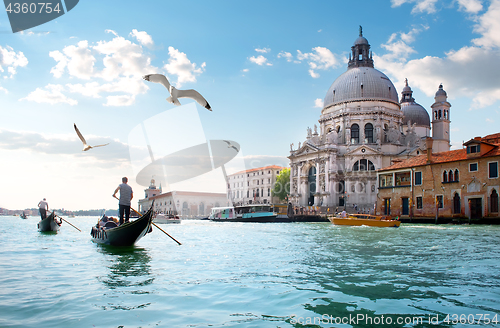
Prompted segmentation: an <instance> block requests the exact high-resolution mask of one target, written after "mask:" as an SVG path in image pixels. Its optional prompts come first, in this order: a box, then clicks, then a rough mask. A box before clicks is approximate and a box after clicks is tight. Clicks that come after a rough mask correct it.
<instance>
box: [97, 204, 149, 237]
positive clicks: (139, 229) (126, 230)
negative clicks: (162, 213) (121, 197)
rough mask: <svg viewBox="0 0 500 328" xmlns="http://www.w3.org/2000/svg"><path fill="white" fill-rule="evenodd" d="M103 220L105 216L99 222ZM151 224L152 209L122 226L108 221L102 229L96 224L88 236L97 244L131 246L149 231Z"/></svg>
mask: <svg viewBox="0 0 500 328" xmlns="http://www.w3.org/2000/svg"><path fill="white" fill-rule="evenodd" d="M104 218H106V220H107V217H106V214H104V215H103V216H102V218H101V220H102V219H104ZM152 223H153V207H151V208H150V209H149V211H147V212H146V213H145V214H144V215H143V216H141V217H140V218H138V219H137V220H135V221H129V222H126V223H123V224H122V225H117V224H116V223H115V222H112V221H108V222H107V223H106V224H105V225H104V227H99V224H97V225H96V226H93V227H92V229H91V230H90V235H91V236H92V240H93V241H94V242H96V243H99V244H106V245H112V246H132V245H134V244H135V243H136V242H137V241H138V240H139V239H141V238H142V237H144V236H145V235H146V234H147V233H149V232H150V231H151V224H152Z"/></svg>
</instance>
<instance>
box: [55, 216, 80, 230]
mask: <svg viewBox="0 0 500 328" xmlns="http://www.w3.org/2000/svg"><path fill="white" fill-rule="evenodd" d="M56 216H57V217H58V218H60V219H61V220H63V221H64V222H66V223H67V224H69V225H70V226H72V227H73V228H75V229H76V230H78V231H80V232H82V231H81V230H80V229H78V228H77V227H75V226H74V225H72V224H71V223H69V222H68V221H66V220H65V219H63V218H62V217H60V216H59V215H57V214H56Z"/></svg>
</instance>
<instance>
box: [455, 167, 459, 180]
mask: <svg viewBox="0 0 500 328" xmlns="http://www.w3.org/2000/svg"><path fill="white" fill-rule="evenodd" d="M455 181H456V182H458V181H460V177H459V175H458V169H456V170H455Z"/></svg>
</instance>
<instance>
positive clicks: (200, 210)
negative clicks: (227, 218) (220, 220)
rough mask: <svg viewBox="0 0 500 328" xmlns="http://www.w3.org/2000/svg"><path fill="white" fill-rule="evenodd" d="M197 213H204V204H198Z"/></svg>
mask: <svg viewBox="0 0 500 328" xmlns="http://www.w3.org/2000/svg"><path fill="white" fill-rule="evenodd" d="M198 214H199V215H205V204H203V203H200V205H199V206H198Z"/></svg>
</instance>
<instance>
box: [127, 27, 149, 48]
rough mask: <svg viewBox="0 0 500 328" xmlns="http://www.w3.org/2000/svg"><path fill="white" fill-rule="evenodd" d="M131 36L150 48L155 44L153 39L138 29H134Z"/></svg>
mask: <svg viewBox="0 0 500 328" xmlns="http://www.w3.org/2000/svg"><path fill="white" fill-rule="evenodd" d="M130 35H131V36H133V37H135V38H136V39H137V41H139V42H140V43H141V44H142V45H143V46H147V47H150V46H152V45H153V44H154V42H153V38H152V37H151V36H150V35H149V34H148V33H146V32H144V31H141V32H139V31H137V30H136V29H133V30H132V32H131V33H130Z"/></svg>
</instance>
